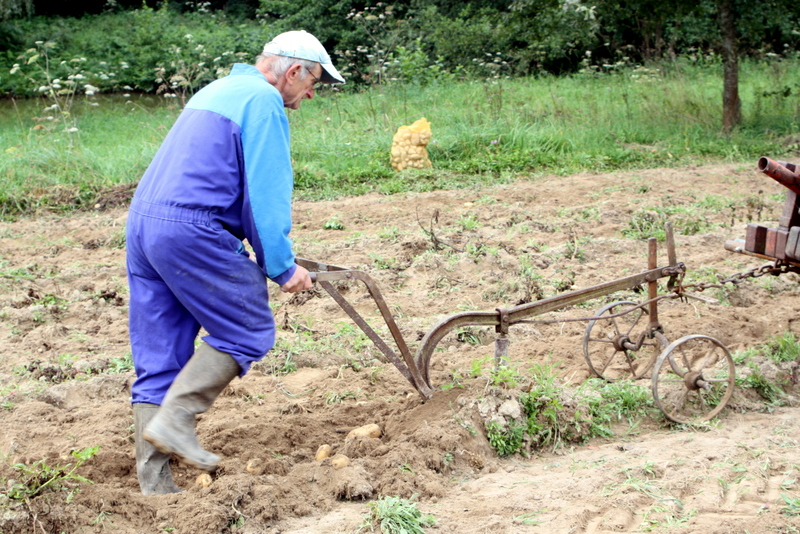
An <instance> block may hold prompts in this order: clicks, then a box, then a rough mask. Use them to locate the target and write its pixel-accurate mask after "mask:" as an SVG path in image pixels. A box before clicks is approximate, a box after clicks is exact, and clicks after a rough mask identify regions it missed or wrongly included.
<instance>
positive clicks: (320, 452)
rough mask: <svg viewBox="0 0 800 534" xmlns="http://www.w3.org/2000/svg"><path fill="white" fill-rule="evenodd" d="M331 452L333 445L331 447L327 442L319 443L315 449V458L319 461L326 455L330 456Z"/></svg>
mask: <svg viewBox="0 0 800 534" xmlns="http://www.w3.org/2000/svg"><path fill="white" fill-rule="evenodd" d="M332 452H333V447H331V446H330V445H328V444H327V443H326V444H325V445H320V446H319V449H317V456H316V460H317V461H318V462H320V461H322V460H324V459H325V458H327V457H328V456H330V455H331V453H332Z"/></svg>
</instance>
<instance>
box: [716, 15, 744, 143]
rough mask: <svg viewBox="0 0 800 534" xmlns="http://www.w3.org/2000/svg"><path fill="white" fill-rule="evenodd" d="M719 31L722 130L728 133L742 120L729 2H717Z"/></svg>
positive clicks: (733, 30)
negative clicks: (720, 40)
mask: <svg viewBox="0 0 800 534" xmlns="http://www.w3.org/2000/svg"><path fill="white" fill-rule="evenodd" d="M717 15H718V17H719V29H720V34H721V35H722V73H723V74H722V78H723V86H722V87H723V88H722V130H723V131H725V132H726V133H727V132H730V131H731V130H732V129H733V127H734V126H736V125H737V124H739V123H740V122H741V120H742V101H741V100H739V58H738V55H737V51H736V26H735V24H734V21H733V10H732V8H731V0H717Z"/></svg>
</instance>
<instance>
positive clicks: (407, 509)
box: [357, 495, 436, 534]
mask: <svg viewBox="0 0 800 534" xmlns="http://www.w3.org/2000/svg"><path fill="white" fill-rule="evenodd" d="M415 499H416V495H414V496H412V497H411V499H403V498H400V497H393V496H384V497H380V498H378V499H377V500H375V501H372V502H370V503H368V506H369V513H368V514H366V516H365V517H364V522H363V523H362V524H361V526H360V527H359V529H358V531H357V532H360V533H363V532H381V533H383V534H424V533H425V530H424V527H430V526H433V525H434V524H436V518H434V517H433V516H432V515H428V514H423V513H422V512H420V511H419V509H417V504H416V503H415V502H414V501H415Z"/></svg>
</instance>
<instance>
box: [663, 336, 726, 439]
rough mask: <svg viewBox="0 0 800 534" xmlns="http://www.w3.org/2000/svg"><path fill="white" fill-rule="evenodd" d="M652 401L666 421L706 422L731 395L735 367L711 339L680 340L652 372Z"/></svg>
mask: <svg viewBox="0 0 800 534" xmlns="http://www.w3.org/2000/svg"><path fill="white" fill-rule="evenodd" d="M652 380H653V386H652V387H653V399H654V400H655V403H656V406H657V407H658V408H659V409H660V410H661V411H662V412H664V415H665V416H666V417H667V419H669V420H670V421H674V422H676V423H693V422H700V421H708V420H709V419H712V418H714V417H716V416H717V414H719V413H720V412H721V411H722V409H723V408H725V405H726V404H727V403H728V400H729V399H730V398H731V395H732V394H733V387H734V385H735V382H736V367H735V366H734V364H733V358H732V357H731V353H730V352H729V351H728V349H727V348H726V347H725V345H723V344H722V343H720V342H719V341H718V340H716V339H714V338H713V337H709V336H703V335H699V334H695V335H690V336H684V337H682V338H680V339H677V340H675V341H673V342H672V343H670V345H669V346H668V347H667V348H666V349H664V352H662V353H661V355H660V356H659V357H658V361H657V362H656V366H655V368H654V369H653V378H652Z"/></svg>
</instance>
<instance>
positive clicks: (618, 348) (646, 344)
mask: <svg viewBox="0 0 800 534" xmlns="http://www.w3.org/2000/svg"><path fill="white" fill-rule="evenodd" d="M636 306H637V303H636V302H630V301H627V300H623V301H618V302H612V303H611V304H607V305H605V306H603V307H602V308H600V309H599V310H598V311H597V312H595V314H594V316H595V317H600V316H602V315H608V316H609V317H608V318H605V317H603V318H600V319H593V320H591V321H589V324H588V325H587V326H586V333H585V334H584V336H583V354H584V356H585V357H586V363H588V364H589V368H590V369H591V370H592V371H593V372H594V374H596V375H597V376H599V377H600V378H603V379H604V380H607V381H609V382H613V381H615V380H620V379H636V378H641V377H643V376H644V375H645V374H647V372H648V371H649V370H650V368H651V367H653V363H654V362H655V361H656V358H657V357H658V355H659V353H660V352H661V349H662V347H663V345H666V340H664V338H663V336H661V334H658V333H651V332H650V331H649V330H650V323H649V320H648V315H647V310H645V309H644V308H638V309H633V308H635V307H636ZM628 310H630V311H628ZM626 311H628V313H625V315H621V316H619V317H613V316H614V315H618V314H620V313H624V312H626Z"/></svg>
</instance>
